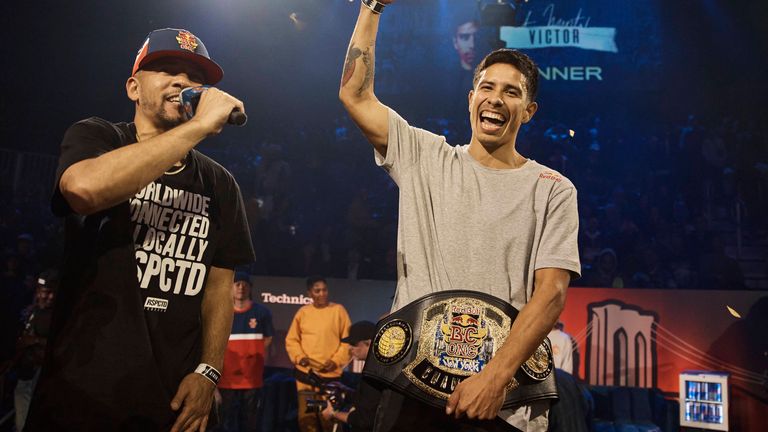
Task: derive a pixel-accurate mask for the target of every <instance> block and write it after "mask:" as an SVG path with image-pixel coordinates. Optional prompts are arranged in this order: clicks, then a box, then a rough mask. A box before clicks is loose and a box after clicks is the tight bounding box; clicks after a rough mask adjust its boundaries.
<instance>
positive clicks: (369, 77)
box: [357, 47, 373, 96]
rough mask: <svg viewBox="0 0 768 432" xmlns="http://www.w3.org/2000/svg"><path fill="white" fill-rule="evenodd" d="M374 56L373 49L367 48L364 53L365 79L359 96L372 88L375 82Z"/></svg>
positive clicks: (358, 91) (359, 90)
mask: <svg viewBox="0 0 768 432" xmlns="http://www.w3.org/2000/svg"><path fill="white" fill-rule="evenodd" d="M372 57H373V55H372V54H371V48H370V47H369V48H366V49H365V51H364V52H363V65H365V77H364V78H363V83H362V84H361V85H360V88H359V89H357V94H358V96H359V95H361V94H363V92H364V91H366V90H368V88H370V87H371V83H372V82H373V58H372Z"/></svg>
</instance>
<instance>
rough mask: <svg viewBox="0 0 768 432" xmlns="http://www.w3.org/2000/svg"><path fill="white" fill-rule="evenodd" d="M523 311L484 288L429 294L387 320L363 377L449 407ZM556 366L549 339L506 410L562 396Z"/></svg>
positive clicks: (512, 388)
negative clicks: (461, 385)
mask: <svg viewBox="0 0 768 432" xmlns="http://www.w3.org/2000/svg"><path fill="white" fill-rule="evenodd" d="M518 313H519V312H518V311H517V309H515V308H514V307H513V306H512V305H510V304H509V303H507V302H505V301H503V300H500V299H498V298H496V297H493V296H491V295H488V294H485V293H482V292H477V291H465V290H452V291H441V292H437V293H433V294H428V295H426V296H424V297H421V298H419V299H418V300H416V301H414V302H413V303H410V304H408V305H406V306H405V307H403V308H402V309H399V310H397V311H395V312H393V313H392V314H390V315H388V316H387V317H385V318H384V319H382V320H381V321H379V323H378V324H377V325H376V336H375V337H374V339H373V343H372V346H371V349H370V351H369V352H368V357H367V358H366V360H365V369H363V377H364V378H366V379H367V380H368V381H369V382H370V383H371V384H373V385H374V386H376V387H379V388H391V389H393V390H396V391H398V392H400V393H403V394H404V395H406V396H409V397H412V398H415V399H418V400H420V401H422V402H424V403H426V404H428V405H432V406H434V407H438V408H443V407H445V403H446V401H447V400H448V397H449V396H450V395H451V393H453V390H454V389H455V388H456V386H457V385H458V384H459V383H460V382H461V381H463V380H464V379H466V378H467V377H469V376H472V375H474V374H476V373H478V372H480V371H481V370H483V367H485V365H486V364H488V361H490V360H491V358H493V356H494V354H496V351H498V349H499V348H501V346H502V345H503V344H504V341H505V340H506V338H507V335H508V334H509V330H510V328H511V327H512V322H513V321H514V320H515V318H517V314H518ZM553 369H554V362H553V360H552V346H551V343H550V342H549V339H547V338H545V339H544V341H543V342H542V343H541V345H539V347H538V348H537V349H536V351H535V352H534V353H533V355H532V356H531V357H530V358H529V359H528V360H527V361H526V362H524V363H523V364H522V366H521V367H520V369H519V370H518V371H517V374H516V375H515V378H514V379H513V380H512V382H511V383H509V384H508V387H507V390H508V391H507V392H506V398H505V400H504V404H503V405H502V408H504V409H506V408H512V407H517V406H520V405H526V404H528V403H530V402H533V401H537V400H541V399H557V388H556V386H555V374H554V373H553Z"/></svg>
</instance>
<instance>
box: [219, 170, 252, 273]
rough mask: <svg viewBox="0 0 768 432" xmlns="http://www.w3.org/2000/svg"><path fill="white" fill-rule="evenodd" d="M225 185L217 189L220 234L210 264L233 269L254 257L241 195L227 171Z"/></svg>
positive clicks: (247, 262)
mask: <svg viewBox="0 0 768 432" xmlns="http://www.w3.org/2000/svg"><path fill="white" fill-rule="evenodd" d="M226 178H227V180H228V181H227V187H226V188H225V189H223V190H220V191H218V193H219V196H218V199H220V200H221V201H222V210H221V218H222V220H221V226H222V229H223V231H222V236H221V242H220V243H219V247H218V249H217V250H216V253H215V255H214V256H213V260H212V261H211V265H213V266H215V267H220V268H228V269H233V268H235V267H237V266H239V265H243V264H249V263H251V262H253V261H254V260H255V259H256V257H255V255H254V253H253V244H252V243H251V232H250V230H249V229H248V219H247V217H246V215H245V205H244V204H243V196H242V195H241V194H240V186H238V185H237V182H236V181H235V179H234V178H232V176H231V175H229V173H227V175H226Z"/></svg>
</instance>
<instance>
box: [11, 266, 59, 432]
mask: <svg viewBox="0 0 768 432" xmlns="http://www.w3.org/2000/svg"><path fill="white" fill-rule="evenodd" d="M58 287H59V273H58V272H57V271H56V270H55V269H49V270H46V271H44V272H42V273H40V276H38V278H37V287H36V288H35V299H34V302H33V303H32V304H31V305H29V307H27V308H26V309H24V312H23V313H22V321H23V322H24V329H23V330H22V332H21V336H20V337H19V340H18V342H17V352H18V355H17V360H16V362H15V365H14V368H15V370H16V377H17V378H18V381H17V382H16V388H15V389H14V392H13V402H14V403H13V405H14V408H15V410H16V430H17V431H21V430H24V423H25V421H26V419H27V412H28V411H29V402H30V400H31V399H32V393H33V391H34V389H35V385H36V384H37V380H38V378H39V376H40V367H41V366H42V364H43V354H44V353H45V345H46V343H47V340H48V334H49V333H50V331H51V311H52V309H53V302H54V300H55V299H56V290H57V289H58Z"/></svg>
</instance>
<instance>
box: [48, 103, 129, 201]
mask: <svg viewBox="0 0 768 432" xmlns="http://www.w3.org/2000/svg"><path fill="white" fill-rule="evenodd" d="M116 147H117V133H116V131H115V129H114V128H113V127H112V125H111V124H109V123H108V122H106V121H105V120H101V119H97V118H89V119H86V120H81V121H79V122H77V123H75V124H73V125H72V126H70V127H69V129H67V132H66V133H64V139H63V140H62V141H61V154H60V156H59V164H58V166H57V168H56V182H55V184H54V185H53V196H52V197H51V210H52V211H53V213H54V214H55V215H57V216H66V215H67V214H70V213H72V208H71V207H70V206H69V203H68V202H67V200H66V199H64V196H63V195H62V194H61V190H59V181H60V180H61V176H62V175H63V174H64V172H65V171H66V170H67V168H69V167H71V166H72V165H74V164H76V163H78V162H80V161H84V160H86V159H92V158H96V157H99V156H101V155H103V154H104V153H108V152H110V151H112V150H114V149H115V148H116Z"/></svg>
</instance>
